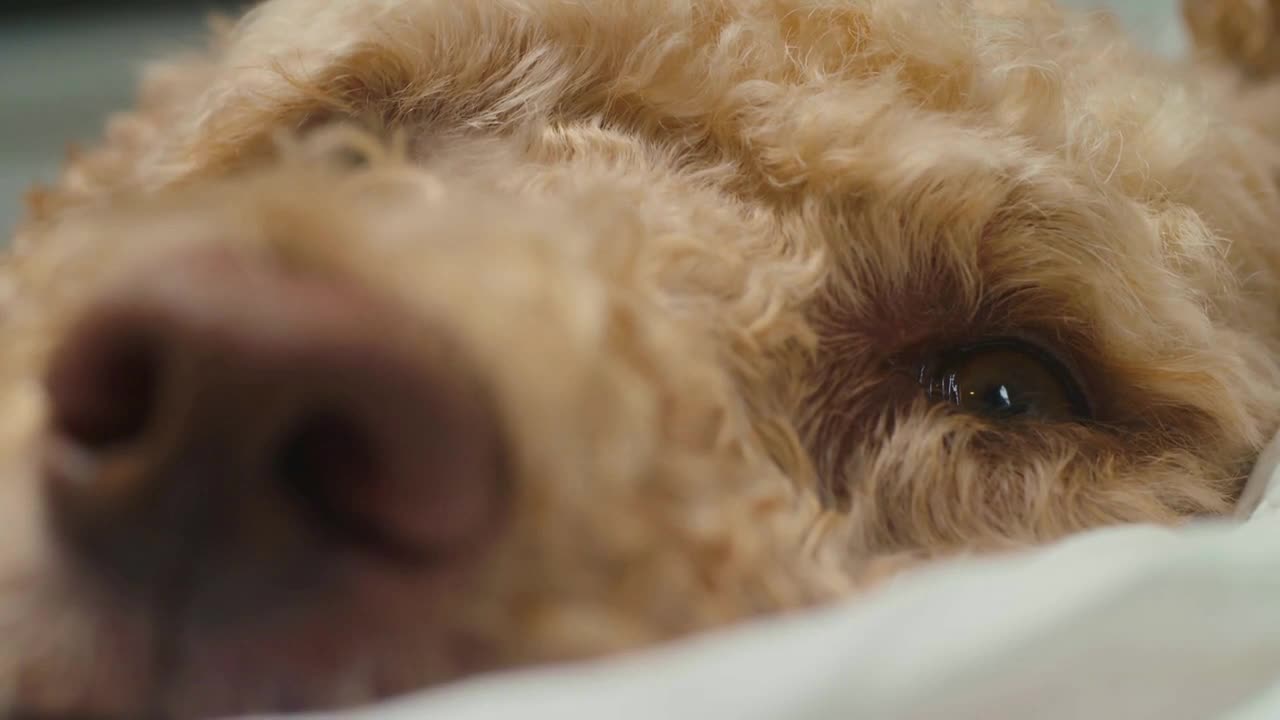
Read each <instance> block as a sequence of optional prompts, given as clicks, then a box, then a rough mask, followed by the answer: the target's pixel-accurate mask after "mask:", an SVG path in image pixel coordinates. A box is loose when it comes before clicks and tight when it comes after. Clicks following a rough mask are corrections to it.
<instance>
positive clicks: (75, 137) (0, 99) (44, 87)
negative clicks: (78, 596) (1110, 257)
mask: <svg viewBox="0 0 1280 720" xmlns="http://www.w3.org/2000/svg"><path fill="white" fill-rule="evenodd" d="M589 1H596V2H620V1H624V0H589ZM247 2H248V0H239V1H234V0H150V1H147V0H134V1H133V2H129V1H128V0H96V1H95V0H79V1H76V0H0V238H5V237H7V236H8V233H9V230H10V228H11V227H12V226H13V224H14V223H15V222H17V220H18V215H19V213H20V209H21V202H22V194H23V193H24V192H25V191H26V189H27V188H28V187H30V186H31V185H32V184H33V183H34V182H37V181H46V182H47V181H51V180H52V179H54V177H55V176H56V172H57V168H58V163H59V162H60V160H61V158H62V154H63V150H64V148H65V147H66V145H67V143H68V142H72V141H75V142H78V143H80V144H89V143H92V142H93V141H94V139H95V138H97V137H98V135H99V133H100V131H101V128H102V125H103V122H104V120H105V118H106V116H107V114H108V113H110V112H111V111H113V110H118V109H121V108H126V107H128V106H129V104H130V103H131V100H132V96H133V84H134V79H135V76H136V72H137V69H138V67H139V66H140V65H141V64H142V63H144V62H146V61H147V60H148V59H152V58H156V57H161V56H164V55H165V54H166V53H169V52H172V51H173V50H175V49H178V48H183V47H185V46H189V45H191V44H192V43H197V42H199V41H200V36H201V32H202V29H203V26H204V22H205V18H206V17H207V16H208V15H209V13H210V12H213V11H224V12H229V11H233V10H234V9H236V8H238V7H243V6H245V5H246V4H247ZM1059 2H1061V3H1064V4H1066V5H1071V6H1075V7H1082V8H1097V7H1099V6H1109V7H1110V8H1111V9H1112V10H1113V11H1115V12H1117V13H1118V14H1119V15H1120V17H1121V18H1122V19H1123V20H1124V22H1125V23H1126V24H1128V25H1129V27H1131V28H1132V29H1133V31H1134V32H1135V33H1137V34H1138V35H1139V36H1140V37H1141V38H1142V39H1143V40H1144V41H1145V42H1147V43H1148V44H1150V45H1151V46H1152V47H1153V48H1155V49H1156V50H1157V51H1159V52H1162V53H1166V54H1172V55H1176V54H1177V53H1179V52H1180V51H1181V50H1182V48H1183V46H1184V42H1185V41H1184V38H1183V36H1182V30H1181V25H1180V23H1179V20H1178V14H1177V5H1178V0H1109V1H1108V0H1059Z"/></svg>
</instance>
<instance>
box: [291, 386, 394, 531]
mask: <svg viewBox="0 0 1280 720" xmlns="http://www.w3.org/2000/svg"><path fill="white" fill-rule="evenodd" d="M270 464H271V467H270V470H269V472H270V473H271V474H272V476H273V479H274V480H275V482H277V483H279V485H280V486H281V487H282V488H283V489H284V490H285V491H286V492H287V493H289V494H291V495H292V496H293V497H294V498H295V499H296V500H297V501H298V502H299V503H300V504H301V506H302V507H303V508H304V509H305V510H306V511H307V512H309V513H310V514H311V515H312V519H313V520H315V521H317V526H318V527H321V528H324V529H326V530H328V531H330V533H329V534H345V535H350V534H352V533H354V532H358V531H359V529H358V528H356V527H354V526H353V522H352V520H353V518H352V517H351V516H350V513H349V508H344V507H343V503H342V495H343V494H345V493H349V492H351V491H353V490H354V489H356V488H360V487H362V486H365V485H368V484H371V483H375V482H377V479H378V475H379V474H380V473H381V472H382V468H381V464H380V462H379V458H378V455H377V449H376V448H375V445H374V442H373V439H372V438H371V437H370V435H369V431H368V429H367V428H365V427H362V425H361V424H360V422H359V420H357V419H356V417H355V416H354V415H352V414H350V413H343V412H339V411H335V410H317V411H313V412H310V413H308V414H305V415H303V416H301V417H300V418H299V419H298V420H296V421H295V422H294V423H293V424H292V425H291V426H290V427H289V428H288V429H287V430H286V432H285V433H284V435H283V438H282V440H281V441H280V443H279V444H278V445H277V446H276V449H275V450H274V452H273V453H272V455H271V457H270ZM347 539H350V538H347Z"/></svg>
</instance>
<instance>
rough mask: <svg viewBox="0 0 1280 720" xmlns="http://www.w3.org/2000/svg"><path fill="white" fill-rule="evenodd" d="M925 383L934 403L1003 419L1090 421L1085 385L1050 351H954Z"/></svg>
mask: <svg viewBox="0 0 1280 720" xmlns="http://www.w3.org/2000/svg"><path fill="white" fill-rule="evenodd" d="M920 383H921V385H923V386H924V388H925V391H926V392H927V393H928V394H929V397H930V398H933V399H936V400H940V401H943V402H947V403H950V404H952V405H955V406H957V407H959V408H961V409H963V410H965V411H967V412H971V413H974V414H978V415H984V416H987V417H993V418H998V419H1008V418H1020V417H1026V418H1035V419H1042V420H1058V421H1071V420H1085V419H1089V417H1090V416H1091V412H1090V408H1089V404H1088V401H1087V400H1086V398H1085V394H1084V392H1083V391H1082V390H1081V388H1080V385H1079V383H1077V382H1076V380H1075V379H1074V378H1073V376H1072V374H1071V373H1070V372H1069V371H1068V370H1067V368H1066V367H1065V366H1064V365H1063V364H1062V363H1061V362H1059V361H1058V360H1057V359H1055V358H1054V357H1053V356H1052V355H1050V354H1049V353H1047V352H1045V351H1044V350H1042V349H1040V348H1038V347H1036V346H1034V345H1031V344H1030V343H1026V342H1023V341H1021V340H1013V339H999V340H988V341H985V342H980V343H977V344H974V345H967V346H964V347H959V348H954V349H951V350H948V351H946V352H944V353H942V354H941V355H939V356H938V357H937V358H935V359H934V360H932V361H930V362H927V363H925V364H924V365H923V366H922V367H921V370H920Z"/></svg>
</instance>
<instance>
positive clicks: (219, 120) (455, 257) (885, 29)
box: [0, 0, 1280, 718]
mask: <svg viewBox="0 0 1280 720" xmlns="http://www.w3.org/2000/svg"><path fill="white" fill-rule="evenodd" d="M1229 5H1231V3H1225V2H1224V3H1213V2H1211V1H1209V0H1205V1H1202V2H1190V3H1189V4H1188V9H1187V17H1188V19H1189V20H1190V25H1191V27H1192V28H1193V29H1194V33H1195V37H1196V38H1197V40H1198V41H1199V44H1200V52H1199V53H1198V54H1197V56H1196V57H1195V58H1191V59H1188V60H1187V61H1186V62H1180V63H1175V62H1166V61H1163V60H1159V59H1156V58H1153V57H1150V56H1148V55H1146V54H1144V53H1143V52H1141V51H1139V50H1136V49H1134V48H1133V47H1132V46H1131V45H1130V44H1129V43H1128V41H1127V40H1126V39H1125V38H1124V37H1123V33H1122V31H1121V30H1120V29H1119V28H1118V27H1117V26H1116V25H1115V24H1114V23H1112V22H1111V21H1110V20H1109V19H1108V18H1106V17H1105V16H1101V15H1073V14H1068V13H1064V12H1062V11H1060V10H1059V9H1057V8H1055V7H1054V6H1053V5H1052V4H1051V3H1048V2H1043V1H1041V0H963V1H961V0H956V1H954V2H936V1H929V0H737V1H734V2H730V1H728V0H634V1H633V2H626V3H584V2H565V1H564V0H519V1H517V0H449V1H448V2H445V1H444V0H269V1H268V2H265V3H263V4H260V5H258V6H257V7H255V8H253V9H251V10H249V11H248V12H247V14H246V15H245V16H244V17H243V18H241V19H240V20H238V21H235V22H221V23H218V24H216V27H215V32H214V37H215V39H214V41H213V42H212V43H211V46H210V48H209V49H208V50H207V51H203V52H199V53H194V54H192V55H190V56H186V57H180V58H176V59H174V60H172V61H170V62H167V63H163V64H159V65H157V66H154V67H151V68H150V69H149V70H148V73H147V75H146V77H145V79H144V81H143V83H142V86H141V91H140V97H139V100H138V103H137V106H136V108H135V109H133V110H132V111H130V112H128V113H125V114H123V115H120V116H118V117H116V118H114V119H113V120H112V121H111V122H110V124H109V126H108V127H107V130H106V134H105V138H104V140H103V141H102V142H101V143H100V144H98V145H97V146H96V147H94V148H93V149H91V150H89V151H87V152H81V153H74V154H73V155H72V156H71V157H70V158H69V160H68V162H67V165H66V169H65V172H64V174H63V176H62V177H61V178H60V179H59V181H58V182H57V183H56V184H55V185H53V186H52V187H47V188H40V189H37V190H34V191H33V192H32V193H31V195H30V198H29V203H28V206H29V213H28V216H27V218H26V219H25V220H24V222H23V223H22V224H21V226H20V227H19V228H18V230H17V232H16V234H15V237H14V239H13V242H12V244H11V249H10V250H9V252H8V253H7V255H5V256H4V260H3V263H4V265H3V269H2V270H0V281H2V284H0V292H2V293H3V295H2V297H3V323H4V325H3V335H2V337H3V339H4V347H5V352H4V354H3V355H2V356H0V358H2V359H0V403H2V405H0V406H2V407H3V408H4V415H3V422H0V462H2V463H3V464H4V474H3V477H4V482H3V483H2V484H0V515H3V517H2V518H0V528H3V534H4V535H3V536H4V541H3V542H2V543H0V634H2V635H3V636H4V637H5V638H6V641H5V643H4V645H3V647H0V707H5V708H9V709H11V710H12V711H13V712H15V713H18V714H44V715H47V716H54V717H56V716H74V717H82V716H85V715H93V716H103V717H136V716H143V715H146V716H158V717H173V718H194V717H212V716H223V715H231V714H240V713H253V712H282V711H293V710H316V709H329V710H331V709H336V708H343V707H350V706H353V705H357V704H362V703H367V702H371V701H374V700H377V699H380V698H384V697H387V696H390V695H395V694H399V693H404V692H409V691H413V690H417V689H420V688H425V687H430V686H434V685H439V684H441V683H446V682H449V681H453V680H456V679H459V678H463V677H466V676H469V675H473V674H475V673H480V672H486V671H492V670H497V669H503V668H513V667H520V666H525V665H528V664H531V663H541V662H555V661H564V660H572V659H577V658H588V657H593V656H598V655H601V654H605V653H613V652H619V651H624V650H627V649H630V648H635V647H639V646H643V645H649V644H653V643H658V642H662V641H664V640H668V639H671V638H675V637H679V636H682V635H688V634H690V633H695V632H699V631H703V630H707V629H710V628H716V627H722V626H725V625H728V624H731V623H734V622H737V621H740V620H742V619H745V618H750V617H755V616H760V615H765V614H772V613H781V612H787V611H791V610H796V609H800V608H805V607H810V606H813V605H815V604H820V603H825V602H830V601H833V600H835V599H838V598H842V597H847V596H849V595H850V594H852V593H856V592H859V591H860V590H861V589H863V588H866V587H868V586H869V585H871V584H872V583H874V582H875V581H876V580H877V579H879V578H881V577H884V576H886V575H889V574H892V573H893V572H896V571H898V570H900V569H902V568H905V567H910V566H913V565H914V564H916V563H920V562H926V561H929V560H931V559H936V558H941V557H948V556H954V555H956V554H961V553H985V552H999V551H1004V550H1010V549H1016V548H1020V547H1026V546H1029V545H1036V544H1040V543H1046V542H1050V541H1053V540H1054V539H1057V538H1060V537H1063V536H1065V535H1068V534H1070V533H1074V532H1078V531H1081V530H1085V529H1088V528H1095V527H1099V526H1105V525H1109V524H1117V523H1130V522H1137V523H1158V524H1170V525H1174V524H1179V523H1183V522H1186V521H1188V520H1190V519H1194V518H1199V517H1212V516H1221V515H1225V514H1227V513H1228V512H1229V511H1230V510H1231V508H1232V504H1233V502H1234V501H1235V499H1236V498H1237V496H1238V495H1239V493H1240V489H1241V485H1242V483H1243V478H1244V477H1245V475H1246V474H1247V473H1248V470H1249V465H1250V462H1251V459H1252V458H1253V456H1255V455H1256V453H1257V452H1258V450H1259V449H1260V448H1261V447H1262V445H1263V444H1264V442H1265V441H1266V440H1267V439H1268V438H1269V437H1270V435H1271V434H1272V433H1273V431H1274V430H1275V429H1276V426H1277V421H1278V420H1280V418H1277V408H1280V397H1278V396H1277V391H1278V390H1280V363H1278V362H1277V358H1280V352H1278V350H1280V303H1277V297H1278V296H1277V291H1278V290H1280V243H1277V242H1276V241H1275V238H1274V235H1275V229H1276V228H1277V227H1280V202H1278V201H1280V196H1278V195H1277V174H1276V171H1277V168H1280V146H1278V145H1277V143H1276V139H1277V137H1280V133H1278V132H1277V131H1278V130H1280V128H1277V127H1276V122H1275V120H1274V118H1275V117H1280V114H1277V113H1275V112H1273V111H1272V110H1273V109H1274V108H1280V103H1277V101H1276V100H1275V99H1274V93H1273V92H1272V91H1271V89H1270V88H1271V86H1270V85H1269V84H1268V80H1267V78H1268V73H1267V65H1266V63H1265V62H1261V61H1256V59H1257V58H1263V57H1265V56H1266V53H1264V52H1262V51H1261V50H1257V51H1250V52H1249V53H1246V54H1243V55H1242V54H1240V53H1233V52H1232V51H1229V50H1230V48H1234V47H1236V46H1237V45H1238V43H1237V41H1236V40H1235V39H1233V38H1235V36H1233V35H1232V34H1231V33H1230V32H1227V31H1226V30H1223V28H1227V29H1230V28H1233V27H1238V26H1239V24H1238V22H1237V23H1236V24H1232V22H1235V21H1231V22H1228V21H1227V20H1224V19H1223V18H1228V19H1230V18H1238V17H1239V15H1238V14H1233V13H1238V12H1239V10H1232V9H1231V8H1230V7H1229ZM1252 5H1257V4H1256V3H1254V4H1252ZM1267 39H1269V36H1267ZM1263 47H1266V43H1265V42H1263V43H1262V44H1261V45H1256V47H1255V50H1256V49H1257V48H1263ZM1223 48H1227V49H1228V50H1223Z"/></svg>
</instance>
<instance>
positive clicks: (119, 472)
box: [44, 257, 503, 579]
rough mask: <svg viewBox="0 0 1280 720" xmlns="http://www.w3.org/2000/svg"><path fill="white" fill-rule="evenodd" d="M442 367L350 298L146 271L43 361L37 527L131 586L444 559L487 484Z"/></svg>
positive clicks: (281, 281)
mask: <svg viewBox="0 0 1280 720" xmlns="http://www.w3.org/2000/svg"><path fill="white" fill-rule="evenodd" d="M456 355H457V352H456V349H455V348H453V347H451V346H450V345H449V344H448V343H447V342H445V341H444V340H443V339H442V333H440V332H439V331H438V329H435V328H431V327H427V326H425V324H419V323H418V322H416V321H414V320H413V318H412V317H411V316H410V314H408V313H407V312H405V311H404V310H403V309H402V308H399V307H396V306H395V304H394V303H388V302H385V301H383V300H382V299H380V298H376V297H374V295H373V293H370V292H367V291H366V289H364V288H362V287H360V286H358V285H357V284H355V283H352V282H342V281H337V280H333V279H327V278H325V277H323V276H320V275H317V274H310V275H308V274H305V273H301V272H298V271H285V270H281V269H270V268H268V267H266V266H264V265H262V264H260V263H258V264H255V263H250V262H247V261H244V260H237V259H236V258H231V257H217V258H199V259H196V260H193V259H190V258H187V259H184V260H182V261H175V262H172V263H170V264H168V265H165V266H162V267H156V268H153V269H152V270H151V272H149V273H146V274H144V275H142V276H140V277H138V278H136V282H134V283H131V284H128V285H127V286H125V287H124V289H122V290H119V291H117V292H115V293H108V294H106V295H105V296H104V297H103V298H102V299H101V300H100V301H99V302H98V303H97V304H95V305H93V306H92V307H90V308H89V309H88V311H87V312H85V313H84V314H83V315H82V316H81V317H80V319H79V321H78V322H75V323H73V326H72V327H71V329H70V331H69V332H68V333H67V334H66V336H65V337H64V339H63V342H62V343H61V345H60V346H58V347H57V348H56V349H55V352H54V353H53V355H52V357H51V361H50V365H49V367H48V375H47V381H46V388H47V395H48V398H49V407H50V418H51V421H50V432H49V440H50V442H49V444H48V448H47V453H46V456H45V463H46V465H45V468H44V478H45V482H46V488H47V491H48V493H47V494H48V497H49V511H50V519H51V521H52V524H53V526H54V527H55V529H56V531H57V535H58V536H59V537H60V538H62V539H64V540H66V541H69V543H70V545H71V546H72V547H73V548H74V549H75V550H76V554H77V555H78V556H80V557H82V558H88V559H90V560H92V561H93V562H94V563H95V564H99V565H102V566H104V567H106V568H107V569H109V570H111V571H113V572H115V573H118V574H123V575H125V576H126V577H130V578H134V579H136V577H135V576H137V575H145V576H152V575H155V574H156V573H161V572H165V571H167V569H168V568H169V566H170V565H171V564H174V563H182V562H187V563H190V562H192V561H193V556H198V555H200V554H202V553H208V552H215V553H218V554H219V555H220V556H227V555H228V554H230V555H231V556H233V557H235V558H237V559H238V560H239V561H243V562H250V563H252V562H262V563H269V562H271V561H272V559H273V558H274V559H277V560H278V559H280V558H282V557H296V556H297V553H298V552H299V548H304V549H310V550H314V549H315V548H316V547H321V546H323V547H329V546H332V545H336V544H341V545H343V546H344V547H345V548H347V549H350V548H351V547H358V548H363V549H366V550H369V551H371V552H372V553H374V554H376V555H381V556H385V557H390V558H395V559H397V560H404V559H410V560H415V561H417V560H429V561H431V562H439V561H442V560H448V559H449V558H450V557H452V556H454V555H455V554H458V553H459V552H461V550H463V549H464V548H465V547H466V546H468V545H469V544H471V543H473V542H474V541H475V540H477V539H478V538H479V537H480V536H482V535H483V534H484V533H485V532H486V531H488V530H490V529H492V525H493V523H494V521H495V520H496V519H497V517H498V515H499V514H500V513H499V506H500V504H501V495H502V493H501V490H502V483H503V477H502V467H501V464H500V453H501V449H502V448H501V447H499V445H500V442H499V434H500V433H499V432H498V428H497V422H496V420H495V418H494V414H493V412H492V411H491V406H490V404H489V403H488V402H486V400H485V396H484V392H483V390H482V387H481V383H478V382H476V381H475V380H474V379H473V378H472V377H471V375H470V373H468V368H467V366H466V364H465V363H463V362H461V361H460V360H459V359H458V358H457V357H456ZM291 553H292V554H291Z"/></svg>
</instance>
